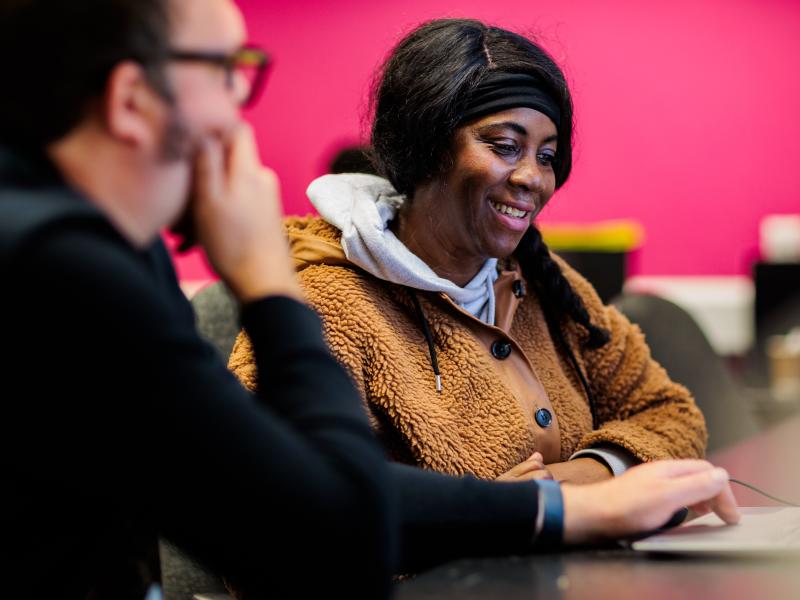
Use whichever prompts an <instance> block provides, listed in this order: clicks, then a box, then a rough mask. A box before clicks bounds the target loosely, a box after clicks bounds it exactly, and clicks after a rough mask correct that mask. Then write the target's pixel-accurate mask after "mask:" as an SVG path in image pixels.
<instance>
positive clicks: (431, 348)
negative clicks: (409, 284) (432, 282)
mask: <svg viewBox="0 0 800 600" xmlns="http://www.w3.org/2000/svg"><path fill="white" fill-rule="evenodd" d="M409 291H410V292H411V299H412V300H413V301H414V308H415V309H416V310H417V318H418V319H419V322H420V324H421V325H422V333H423V334H424V335H425V341H426V342H428V352H429V353H430V355H431V367H433V374H434V376H435V377H436V391H437V392H438V393H440V394H441V393H442V376H441V375H440V374H439V361H437V360H436V346H434V344H433V336H432V335H431V328H430V327H429V326H428V319H426V318H425V313H424V312H423V311H422V304H420V302H419V298H418V297H417V292H416V290H413V289H411V288H409Z"/></svg>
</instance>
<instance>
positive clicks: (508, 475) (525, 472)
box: [496, 452, 553, 481]
mask: <svg viewBox="0 0 800 600" xmlns="http://www.w3.org/2000/svg"><path fill="white" fill-rule="evenodd" d="M552 478H553V476H552V475H551V474H550V471H548V470H547V467H545V466H544V459H543V458H542V455H541V453H539V452H534V453H533V454H532V455H531V457H530V458H528V459H526V460H524V461H523V462H521V463H519V464H518V465H517V466H516V467H513V468H511V469H509V470H508V471H506V472H505V473H503V474H502V475H500V477H498V478H497V479H496V481H529V480H531V479H552Z"/></svg>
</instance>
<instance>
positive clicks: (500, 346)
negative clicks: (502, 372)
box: [492, 340, 511, 360]
mask: <svg viewBox="0 0 800 600" xmlns="http://www.w3.org/2000/svg"><path fill="white" fill-rule="evenodd" d="M510 354H511V344H509V343H508V342H506V341H503V340H497V341H496V342H493V343H492V356H494V357H495V358H496V359H497V360H505V359H507V358H508V356H509V355H510Z"/></svg>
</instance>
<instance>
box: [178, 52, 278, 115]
mask: <svg viewBox="0 0 800 600" xmlns="http://www.w3.org/2000/svg"><path fill="white" fill-rule="evenodd" d="M169 58H170V59H171V60H179V61H187V62H205V63H210V64H213V65H217V66H218V67H221V68H222V69H223V70H224V71H225V85H227V86H228V88H229V89H231V90H232V89H234V88H235V85H236V82H235V78H236V76H237V75H240V76H242V77H244V79H245V80H246V81H247V83H248V85H249V89H248V93H247V96H246V97H244V98H243V99H242V101H241V102H240V104H241V106H242V108H248V107H250V106H252V105H253V104H255V102H256V100H258V97H259V96H260V95H261V90H262V88H263V87H264V81H265V80H266V76H267V68H268V67H269V65H270V58H269V55H268V54H267V53H266V52H264V51H263V50H262V49H261V48H258V47H256V46H243V47H241V48H239V49H238V50H235V51H234V52H231V53H230V54H224V53H221V52H205V51H193V50H172V51H171V52H170V53H169Z"/></svg>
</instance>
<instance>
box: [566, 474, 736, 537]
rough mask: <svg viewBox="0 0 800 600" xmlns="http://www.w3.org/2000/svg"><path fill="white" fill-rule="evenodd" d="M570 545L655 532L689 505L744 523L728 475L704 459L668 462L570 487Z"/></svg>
mask: <svg viewBox="0 0 800 600" xmlns="http://www.w3.org/2000/svg"><path fill="white" fill-rule="evenodd" d="M562 493H563V496H564V541H565V543H568V544H581V543H587V542H592V541H599V540H603V539H613V538H620V537H625V536H628V535H633V534H636V533H641V532H645V531H650V530H653V529H657V528H658V527H661V526H662V525H664V524H665V523H666V522H667V521H668V520H669V518H670V517H671V516H672V514H673V513H674V512H675V511H676V510H678V509H679V508H681V507H683V506H688V507H689V508H690V509H691V510H693V511H695V512H696V513H698V514H704V513H707V512H709V511H712V510H713V511H714V512H715V513H717V515H719V517H720V518H721V519H722V520H723V521H725V522H726V523H738V522H739V511H738V509H737V508H736V501H735V500H734V498H733V493H732V492H731V488H730V485H729V483H728V473H727V472H726V471H725V470H724V469H720V468H716V467H714V465H712V464H711V463H708V462H706V461H704V460H665V461H657V462H653V463H647V464H643V465H637V466H635V467H633V468H631V469H629V470H628V471H626V472H625V473H624V474H622V475H620V476H619V477H616V478H614V479H612V480H609V481H604V482H601V483H596V484H592V485H585V486H578V485H569V484H567V485H564V486H563V487H562Z"/></svg>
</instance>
